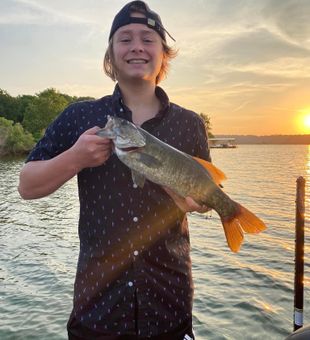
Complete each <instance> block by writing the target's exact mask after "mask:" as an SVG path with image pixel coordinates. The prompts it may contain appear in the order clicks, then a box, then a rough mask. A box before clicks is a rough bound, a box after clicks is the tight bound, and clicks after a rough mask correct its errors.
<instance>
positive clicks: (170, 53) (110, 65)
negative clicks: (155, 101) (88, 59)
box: [103, 37, 178, 85]
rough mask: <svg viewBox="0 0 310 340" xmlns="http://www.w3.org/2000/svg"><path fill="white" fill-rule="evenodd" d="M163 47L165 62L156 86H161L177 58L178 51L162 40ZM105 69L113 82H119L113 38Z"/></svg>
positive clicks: (104, 63) (108, 49)
mask: <svg viewBox="0 0 310 340" xmlns="http://www.w3.org/2000/svg"><path fill="white" fill-rule="evenodd" d="M162 45H163V62H162V64H161V68H160V71H159V73H158V75H157V77H156V85H157V84H159V82H160V81H162V80H163V79H164V78H165V77H166V76H167V74H168V70H169V67H170V61H171V60H172V59H173V58H175V57H176V56H177V54H178V51H177V50H176V49H174V48H172V47H170V46H168V44H167V43H166V42H165V41H164V40H162ZM103 69H104V72H105V74H106V75H107V76H108V77H110V78H111V79H112V80H113V81H116V80H117V69H116V66H115V61H114V55H113V37H112V38H111V39H110V41H109V45H108V48H107V50H106V52H105V55H104V59H103Z"/></svg>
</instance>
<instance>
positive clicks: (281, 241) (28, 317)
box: [0, 145, 310, 340]
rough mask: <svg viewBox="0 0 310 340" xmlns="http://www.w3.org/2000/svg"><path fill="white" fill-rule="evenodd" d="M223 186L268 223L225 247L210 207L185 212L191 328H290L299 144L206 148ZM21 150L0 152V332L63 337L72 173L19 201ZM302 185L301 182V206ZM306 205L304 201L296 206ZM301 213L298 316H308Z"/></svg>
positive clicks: (69, 284)
mask: <svg viewBox="0 0 310 340" xmlns="http://www.w3.org/2000/svg"><path fill="white" fill-rule="evenodd" d="M212 158H213V162H214V163H215V164H216V165H217V166H218V167H219V168H221V169H222V170H223V171H224V172H225V173H226V175H227V177H228V180H227V181H226V182H225V183H224V186H225V188H224V190H225V191H226V192H227V193H228V194H229V195H230V196H231V197H232V198H234V199H235V200H236V201H238V202H239V203H242V204H243V205H245V206H246V207H248V208H250V210H252V211H253V212H255V213H256V214H257V215H258V216H259V217H261V218H262V219H263V220H264V221H265V223H266V224H267V226H268V230H267V231H266V232H264V233H263V234H260V235H246V237H245V241H244V245H243V247H242V249H241V251H240V252H239V253H238V254H233V253H231V252H230V250H229V249H228V247H227V245H226V241H225V237H224V233H223V229H222V226H221V223H220V221H219V218H218V216H217V214H216V213H215V212H213V213H212V214H211V216H209V217H208V218H206V216H204V215H199V214H191V215H190V217H189V219H190V232H191V245H192V262H193V275H194V282H195V299H194V311H193V314H194V329H195V333H196V338H197V339H198V340H204V339H236V340H239V339H283V338H284V337H285V336H286V335H288V334H289V333H290V332H291V331H292V325H293V321H292V315H293V299H294V296H293V285H294V282H293V280H294V242H295V231H294V226H295V221H294V220H295V193H296V179H297V178H298V177H299V176H304V177H305V178H306V179H307V178H308V177H309V173H310V149H309V148H308V146H302V145H290V146H287V145H255V146H254V145H240V146H239V147H238V148H237V149H212ZM22 164H23V160H20V159H19V160H2V161H0V254H1V255H0V315H1V316H0V339H2V340H9V339H14V340H15V339H23V340H25V339H40V340H43V339H47V340H52V339H55V340H59V339H66V322H67V318H68V315H69V313H70V311H71V304H72V291H73V281H74V276H75V268H76V262H77V256H78V236H77V221H78V212H79V210H78V208H79V206H78V200H77V189H76V181H75V179H73V180H71V181H70V182H68V183H67V184H66V185H65V186H64V187H62V188H61V189H60V190H58V191H57V192H56V193H54V194H53V195H51V196H50V197H47V198H44V199H41V200H35V201H23V200H21V199H20V198H19V195H18V193H17V190H16V187H17V184H18V175H19V171H20V168H21V167H22ZM309 200H310V191H309V189H308V187H307V188H306V209H307V207H308V206H309ZM308 214H309V212H307V211H306V216H308ZM308 231H309V226H308V222H307V221H306V246H305V263H306V264H305V323H310V317H309V312H310V276H309V264H310V240H309V235H308V234H309V233H308Z"/></svg>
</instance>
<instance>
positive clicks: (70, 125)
mask: <svg viewBox="0 0 310 340" xmlns="http://www.w3.org/2000/svg"><path fill="white" fill-rule="evenodd" d="M77 138H78V129H77V117H76V114H75V110H74V106H73V105H71V106H68V107H67V108H66V109H65V110H64V111H63V112H62V113H61V114H60V115H59V116H58V117H57V118H56V119H55V120H54V121H53V122H52V123H51V124H50V125H49V126H48V128H47V129H46V131H45V133H44V136H43V137H42V138H41V139H40V140H39V141H38V143H37V144H36V146H35V147H34V148H33V150H32V151H31V152H30V154H29V155H28V157H27V159H26V162H29V161H38V160H48V159H51V158H54V157H55V156H57V155H59V154H61V153H62V152H64V151H66V150H67V149H69V148H70V147H71V146H72V145H73V144H74V143H75V142H76V140H77Z"/></svg>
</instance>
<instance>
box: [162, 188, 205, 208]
mask: <svg viewBox="0 0 310 340" xmlns="http://www.w3.org/2000/svg"><path fill="white" fill-rule="evenodd" d="M162 188H163V189H164V190H165V191H166V193H167V194H168V195H169V196H170V197H171V198H172V199H173V200H174V202H175V204H176V205H177V206H178V207H179V208H180V209H181V210H182V211H183V212H192V211H197V212H199V213H201V214H203V213H205V212H207V211H210V210H211V208H209V207H207V206H205V205H199V204H198V203H197V202H195V201H194V200H193V199H192V198H191V197H185V198H183V197H182V196H180V195H178V194H177V193H175V192H174V191H172V190H171V189H169V188H167V187H164V186H163V187H162Z"/></svg>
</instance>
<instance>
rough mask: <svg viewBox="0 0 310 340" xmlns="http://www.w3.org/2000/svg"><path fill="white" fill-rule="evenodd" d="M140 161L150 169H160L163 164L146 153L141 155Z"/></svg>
mask: <svg viewBox="0 0 310 340" xmlns="http://www.w3.org/2000/svg"><path fill="white" fill-rule="evenodd" d="M140 161H141V162H142V163H143V164H145V165H146V166H147V167H148V168H156V169H158V168H159V167H160V166H161V165H162V163H161V162H160V161H159V160H158V159H157V158H155V157H153V156H151V155H147V154H145V153H141V154H140Z"/></svg>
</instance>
